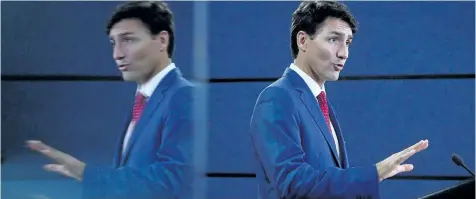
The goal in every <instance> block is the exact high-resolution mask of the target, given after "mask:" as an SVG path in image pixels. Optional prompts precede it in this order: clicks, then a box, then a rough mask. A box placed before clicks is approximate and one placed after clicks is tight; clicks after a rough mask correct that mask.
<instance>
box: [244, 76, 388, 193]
mask: <svg viewBox="0 0 476 199" xmlns="http://www.w3.org/2000/svg"><path fill="white" fill-rule="evenodd" d="M329 110H330V111H329V112H330V113H329V114H330V119H331V121H332V124H333V125H334V129H335V131H336V135H337V139H338V141H339V143H340V144H339V145H340V146H341V147H340V150H339V151H340V157H341V158H338V156H337V149H336V145H335V144H334V142H333V138H332V134H331V132H330V130H329V128H328V127H327V124H326V122H325V119H324V116H323V114H322V112H321V109H320V107H319V104H318V102H317V99H316V98H315V96H313V94H312V92H311V90H310V89H309V87H308V86H307V84H306V83H305V82H304V80H303V79H302V78H301V77H300V76H299V75H298V74H297V73H296V72H294V71H293V70H292V69H289V68H287V69H286V71H285V73H284V74H283V76H282V77H281V78H280V79H279V80H277V81H276V82H274V83H273V84H271V85H269V86H268V87H266V88H265V89H264V90H263V91H262V92H261V93H260V95H259V97H258V100H257V102H256V105H255V108H254V111H253V115H252V119H251V124H250V135H251V141H252V144H253V147H254V151H255V154H256V160H257V161H256V172H257V178H258V183H259V195H260V198H263V199H277V198H319V199H321V198H352V199H355V198H373V199H375V198H379V181H378V174H377V169H376V167H375V165H371V166H363V167H349V163H348V159H347V151H346V148H345V141H344V138H343V136H342V132H341V129H340V126H339V122H338V121H337V117H336V114H335V113H334V110H333V108H332V107H331V106H330V105H329Z"/></svg>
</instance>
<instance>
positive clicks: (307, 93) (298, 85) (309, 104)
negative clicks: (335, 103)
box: [285, 68, 341, 167]
mask: <svg viewBox="0 0 476 199" xmlns="http://www.w3.org/2000/svg"><path fill="white" fill-rule="evenodd" d="M285 76H287V77H288V79H289V80H290V82H291V84H292V85H293V87H294V89H296V90H298V91H299V92H300V98H301V101H302V103H303V104H304V106H306V108H307V110H308V111H309V113H310V114H311V115H312V118H313V120H314V122H316V124H317V125H318V126H319V129H320V131H321V133H322V135H323V136H324V137H325V138H326V141H327V144H328V145H329V147H330V148H331V151H332V156H333V157H334V161H335V162H336V164H337V165H338V166H339V167H341V164H340V161H339V160H338V158H337V150H336V146H335V144H334V139H333V138H332V134H331V132H330V131H329V127H327V124H326V120H325V119H324V114H323V113H322V111H321V109H320V108H319V104H318V102H317V99H316V98H315V97H314V96H313V94H312V92H311V89H310V88H309V87H308V86H307V84H306V82H304V80H303V79H302V78H301V77H300V76H299V75H298V74H297V73H296V72H294V71H293V70H292V69H289V68H287V69H286V72H285Z"/></svg>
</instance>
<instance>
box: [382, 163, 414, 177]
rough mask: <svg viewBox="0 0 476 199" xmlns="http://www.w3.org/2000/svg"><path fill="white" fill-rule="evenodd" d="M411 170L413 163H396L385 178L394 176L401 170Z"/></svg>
mask: <svg viewBox="0 0 476 199" xmlns="http://www.w3.org/2000/svg"><path fill="white" fill-rule="evenodd" d="M412 170H413V165H412V164H403V165H398V166H397V167H396V168H395V169H394V170H392V172H390V174H389V176H388V177H387V178H390V177H392V176H395V175H397V174H399V173H402V172H409V171H412Z"/></svg>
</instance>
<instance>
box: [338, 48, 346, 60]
mask: <svg viewBox="0 0 476 199" xmlns="http://www.w3.org/2000/svg"><path fill="white" fill-rule="evenodd" d="M337 57H338V58H339V59H343V60H346V59H347V58H348V57H349V47H348V46H347V45H343V46H341V47H340V48H339V49H338V50H337Z"/></svg>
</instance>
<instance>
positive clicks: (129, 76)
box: [122, 72, 139, 82]
mask: <svg viewBox="0 0 476 199" xmlns="http://www.w3.org/2000/svg"><path fill="white" fill-rule="evenodd" d="M122 79H123V80H124V81H126V82H135V81H137V80H138V79H139V78H138V77H137V75H136V74H132V73H128V72H123V73H122Z"/></svg>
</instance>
